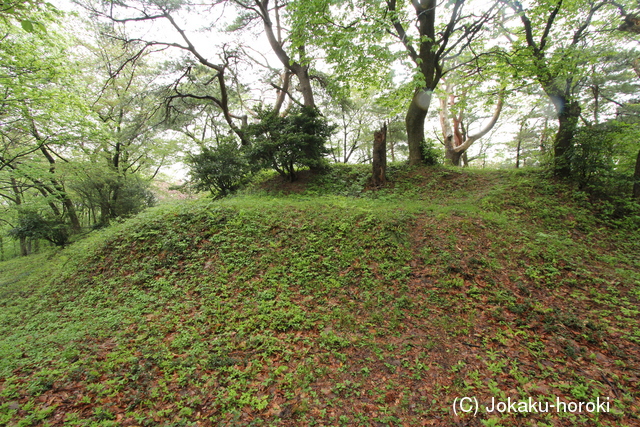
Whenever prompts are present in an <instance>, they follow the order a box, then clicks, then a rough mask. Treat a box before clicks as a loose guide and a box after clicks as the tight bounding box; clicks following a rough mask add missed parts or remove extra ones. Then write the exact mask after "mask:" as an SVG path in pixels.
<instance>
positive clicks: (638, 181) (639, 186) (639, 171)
mask: <svg viewBox="0 0 640 427" xmlns="http://www.w3.org/2000/svg"><path fill="white" fill-rule="evenodd" d="M633 179H634V183H633V197H634V198H635V199H636V200H638V201H639V202H640V151H638V157H637V158H636V170H635V173H634V174H633Z"/></svg>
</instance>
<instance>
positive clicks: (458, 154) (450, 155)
mask: <svg viewBox="0 0 640 427" xmlns="http://www.w3.org/2000/svg"><path fill="white" fill-rule="evenodd" d="M452 144H453V142H452V141H451V142H449V141H445V143H444V146H445V151H444V157H445V159H446V161H447V163H448V164H450V165H452V166H460V159H461V158H462V155H463V154H464V153H466V151H456V150H455V148H454V147H453V145H452Z"/></svg>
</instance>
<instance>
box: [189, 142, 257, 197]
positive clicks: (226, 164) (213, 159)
mask: <svg viewBox="0 0 640 427" xmlns="http://www.w3.org/2000/svg"><path fill="white" fill-rule="evenodd" d="M187 162H188V164H189V169H190V174H191V182H192V183H193V185H194V188H195V189H196V190H206V191H210V192H211V194H212V195H213V196H216V197H224V196H226V195H228V194H231V193H233V192H234V191H236V190H238V189H239V188H240V187H241V186H242V184H244V182H245V181H246V178H247V177H248V175H249V173H250V172H251V168H250V165H249V162H248V160H247V158H246V155H245V153H244V152H242V151H241V149H240V148H239V147H238V145H237V143H236V142H235V141H234V140H230V141H226V142H222V143H220V144H219V145H217V146H215V147H203V148H202V151H201V152H200V153H199V154H194V155H190V156H189V157H188V160H187Z"/></svg>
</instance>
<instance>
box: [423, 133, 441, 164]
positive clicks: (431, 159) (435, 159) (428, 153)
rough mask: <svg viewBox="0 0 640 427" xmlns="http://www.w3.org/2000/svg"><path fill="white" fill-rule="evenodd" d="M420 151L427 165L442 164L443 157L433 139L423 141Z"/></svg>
mask: <svg viewBox="0 0 640 427" xmlns="http://www.w3.org/2000/svg"><path fill="white" fill-rule="evenodd" d="M420 150H421V151H422V161H423V163H424V164H425V165H427V166H436V165H438V164H439V163H440V158H441V157H442V155H441V154H440V151H439V150H438V148H436V146H435V144H434V141H433V140H432V139H428V140H424V139H423V140H422V142H421V143H420Z"/></svg>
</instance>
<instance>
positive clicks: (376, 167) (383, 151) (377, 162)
mask: <svg viewBox="0 0 640 427" xmlns="http://www.w3.org/2000/svg"><path fill="white" fill-rule="evenodd" d="M386 182H387V124H386V123H385V124H384V125H383V126H382V129H380V130H379V131H376V132H375V133H374V134H373V177H372V183H373V185H374V186H375V187H380V186H381V185H384V183H386Z"/></svg>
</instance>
